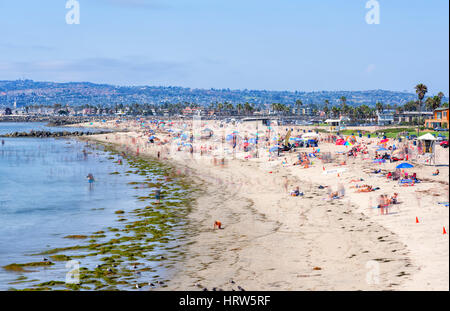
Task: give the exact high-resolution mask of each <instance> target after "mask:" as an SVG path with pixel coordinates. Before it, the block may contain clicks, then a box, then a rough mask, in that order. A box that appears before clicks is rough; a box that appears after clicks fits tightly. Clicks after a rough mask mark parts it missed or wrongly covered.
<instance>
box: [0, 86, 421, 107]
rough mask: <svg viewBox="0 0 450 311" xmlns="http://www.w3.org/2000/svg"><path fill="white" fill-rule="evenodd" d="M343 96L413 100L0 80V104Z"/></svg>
mask: <svg viewBox="0 0 450 311" xmlns="http://www.w3.org/2000/svg"><path fill="white" fill-rule="evenodd" d="M342 96H345V97H346V98H347V103H348V104H349V105H360V104H367V105H370V106H373V105H375V104H376V103H377V102H382V103H383V104H390V105H394V104H397V105H399V104H404V103H406V102H408V101H410V100H415V99H416V95H415V94H413V93H404V92H393V91H384V90H373V91H321V92H289V91H266V90H230V89H221V90H218V89H191V88H182V87H156V86H131V87H126V86H113V85H106V84H94V83H89V82H70V83H55V82H35V81H32V80H17V81H0V105H3V106H5V105H11V104H12V103H14V102H17V105H18V106H24V105H53V104H56V103H58V104H62V105H66V104H68V105H73V106H77V105H84V104H91V105H106V106H108V105H115V104H120V103H122V104H124V105H125V104H134V103H138V104H145V103H147V104H162V103H178V102H189V103H196V104H200V105H209V104H211V103H215V102H222V103H223V102H229V103H233V104H237V103H245V102H250V103H255V104H257V105H266V104H272V103H282V104H293V103H295V101H296V100H301V101H302V102H303V104H305V105H309V104H316V105H322V104H323V103H324V101H325V100H329V101H330V103H331V105H334V104H339V102H340V101H339V99H340V98H341V97H342Z"/></svg>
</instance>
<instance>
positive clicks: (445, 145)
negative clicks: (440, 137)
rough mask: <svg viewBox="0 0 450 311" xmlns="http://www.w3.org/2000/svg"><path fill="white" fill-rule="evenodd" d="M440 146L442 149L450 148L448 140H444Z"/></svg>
mask: <svg viewBox="0 0 450 311" xmlns="http://www.w3.org/2000/svg"><path fill="white" fill-rule="evenodd" d="M439 145H441V147H443V148H448V140H444V141H443V142H441V143H440V144H439Z"/></svg>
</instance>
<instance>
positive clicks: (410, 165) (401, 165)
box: [395, 162, 414, 168]
mask: <svg viewBox="0 0 450 311" xmlns="http://www.w3.org/2000/svg"><path fill="white" fill-rule="evenodd" d="M413 167H414V165H412V164H409V163H407V162H403V163H402V164H399V165H397V166H396V167H395V168H413Z"/></svg>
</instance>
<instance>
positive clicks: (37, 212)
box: [0, 122, 183, 290]
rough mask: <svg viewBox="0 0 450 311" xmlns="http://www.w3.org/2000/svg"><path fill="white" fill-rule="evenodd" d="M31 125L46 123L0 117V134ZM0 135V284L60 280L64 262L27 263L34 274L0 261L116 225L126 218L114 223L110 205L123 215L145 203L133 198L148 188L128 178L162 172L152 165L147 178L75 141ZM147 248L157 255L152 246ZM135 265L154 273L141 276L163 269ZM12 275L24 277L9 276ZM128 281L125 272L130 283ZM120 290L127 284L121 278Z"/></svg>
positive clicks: (88, 261) (29, 256) (88, 263)
mask: <svg viewBox="0 0 450 311" xmlns="http://www.w3.org/2000/svg"><path fill="white" fill-rule="evenodd" d="M31 129H35V130H37V129H47V128H46V127H45V125H44V124H30V123H25V124H24V123H12V124H11V123H1V122H0V133H7V132H14V131H28V130H31ZM78 130H79V129H78ZM1 140H2V139H1V138H0V290H8V289H12V288H14V289H24V288H29V287H31V286H32V285H33V286H36V285H35V284H37V283H42V282H44V281H60V282H64V281H65V278H66V275H67V272H68V270H69V269H68V268H66V266H65V264H66V262H64V261H63V262H54V263H55V265H54V266H51V267H38V268H35V269H34V267H33V269H32V270H33V271H34V272H28V273H23V272H16V271H8V270H6V269H3V268H1V267H3V266H6V265H9V264H12V263H29V262H40V261H42V260H43V257H45V256H43V255H33V254H39V253H42V252H43V251H46V250H49V249H54V248H61V247H69V246H73V245H78V244H83V243H84V244H86V242H85V241H74V240H72V239H67V238H64V237H65V236H68V235H86V236H91V235H92V234H93V233H94V232H97V231H101V230H103V231H108V230H107V229H106V228H110V227H115V228H118V229H119V230H121V228H123V227H124V226H125V223H124V224H122V223H119V222H118V221H117V220H118V215H117V214H116V213H115V211H118V210H123V211H125V212H127V213H128V212H131V211H133V210H136V209H142V208H144V207H145V206H147V205H148V204H149V200H150V201H151V199H149V200H146V201H145V200H138V199H137V198H138V197H144V196H147V197H148V196H149V195H150V194H151V193H152V191H153V190H154V189H152V188H149V187H144V186H133V184H134V185H136V184H137V183H142V182H144V180H147V181H155V180H161V179H162V178H164V176H163V173H162V172H161V174H159V173H158V172H159V171H158V172H153V173H151V174H150V175H149V174H147V175H146V176H142V175H138V174H130V173H129V172H130V170H133V168H132V167H130V164H129V163H128V162H127V161H125V160H123V165H118V164H117V163H116V161H117V160H118V159H119V158H120V156H118V155H111V154H110V153H109V152H106V151H104V150H101V149H98V148H92V147H91V146H87V145H86V143H85V142H80V141H77V140H75V139H53V138H48V139H38V138H3V140H4V144H2V143H1ZM83 150H85V151H83ZM127 172H128V173H127ZM89 173H91V174H93V176H94V178H95V182H94V183H93V184H92V185H90V184H89V183H88V182H87V178H86V176H87V175H88V174H89ZM165 187H166V188H167V189H170V191H171V193H175V194H180V193H182V192H183V190H182V189H180V187H178V185H177V184H176V182H173V183H172V184H170V183H167V184H166V185H165ZM167 200H170V198H167ZM176 201H177V200H176V199H175V200H174V202H176ZM130 217H131V216H130ZM130 217H128V215H127V218H130ZM119 224H120V225H121V226H120V225H119ZM174 230H175V229H174ZM106 238H109V236H107V237H106ZM104 239H105V238H104ZM97 240H98V241H99V240H101V239H100V238H99V239H97ZM98 241H97V243H98ZM171 247H173V245H171ZM154 253H155V254H156V255H157V254H159V253H158V248H155V250H154ZM75 254H76V253H75ZM47 257H48V256H47ZM78 261H80V266H81V267H88V268H92V267H93V266H94V265H96V264H98V263H99V262H98V261H99V259H98V256H97V257H94V256H88V257H84V258H81V259H79V260H78ZM125 263H126V261H125ZM142 263H143V265H147V267H151V269H152V272H153V275H150V274H147V275H146V280H145V281H151V280H152V278H153V277H154V276H159V277H161V276H162V275H164V267H163V266H164V265H163V264H162V263H161V262H156V263H155V262H147V261H145V260H142ZM140 278H142V276H140ZM136 279H137V278H136ZM17 280H25V281H24V282H14V281H17ZM33 280H34V282H32V281H33ZM134 281H136V280H133V279H132V278H131V280H130V281H129V282H134ZM137 281H139V280H137ZM91 289H93V288H91ZM121 289H126V290H131V289H132V288H131V287H130V286H128V285H126V284H125V285H123V288H121Z"/></svg>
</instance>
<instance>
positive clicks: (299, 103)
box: [295, 99, 303, 114]
mask: <svg viewBox="0 0 450 311" xmlns="http://www.w3.org/2000/svg"><path fill="white" fill-rule="evenodd" d="M295 106H296V107H297V114H299V111H300V108H301V107H302V106H303V102H302V101H301V100H300V99H297V100H296V101H295Z"/></svg>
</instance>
